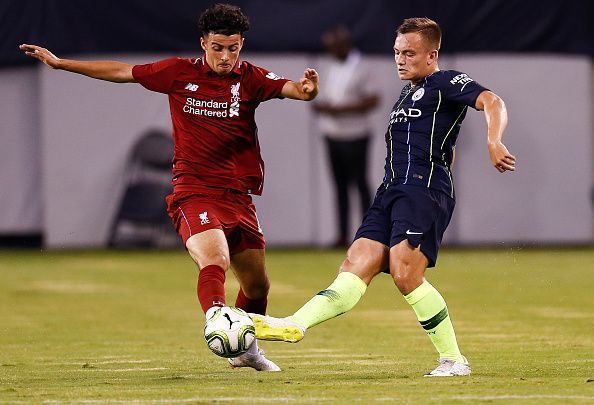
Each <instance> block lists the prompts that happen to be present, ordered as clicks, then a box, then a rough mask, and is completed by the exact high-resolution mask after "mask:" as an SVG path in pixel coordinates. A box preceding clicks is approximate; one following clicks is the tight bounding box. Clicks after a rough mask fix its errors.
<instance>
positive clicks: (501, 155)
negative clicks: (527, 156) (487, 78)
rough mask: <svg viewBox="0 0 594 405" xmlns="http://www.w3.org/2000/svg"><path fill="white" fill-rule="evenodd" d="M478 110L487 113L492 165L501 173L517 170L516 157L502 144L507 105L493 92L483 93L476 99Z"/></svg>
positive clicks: (488, 141)
mask: <svg viewBox="0 0 594 405" xmlns="http://www.w3.org/2000/svg"><path fill="white" fill-rule="evenodd" d="M476 108H477V109H478V110H483V111H484V112H485V118H486V120H487V145H488V147H489V156H490V157H491V163H493V166H494V167H495V169H497V170H498V171H499V172H500V173H504V172H506V171H514V170H516V157H515V156H514V155H512V154H511V153H509V151H508V150H507V148H506V147H505V145H504V144H503V143H502V142H501V138H502V137H503V131H505V128H506V127H507V109H506V108H505V103H504V102H503V100H502V99H501V97H499V96H498V95H497V94H495V93H493V92H492V91H488V90H486V91H483V92H482V93H481V94H480V95H479V96H478V98H477V99H476Z"/></svg>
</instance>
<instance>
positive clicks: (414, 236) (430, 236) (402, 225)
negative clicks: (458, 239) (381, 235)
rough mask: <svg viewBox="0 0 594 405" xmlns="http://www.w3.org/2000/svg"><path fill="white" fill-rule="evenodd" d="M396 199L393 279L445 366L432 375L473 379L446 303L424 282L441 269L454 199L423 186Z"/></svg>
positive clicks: (399, 192) (406, 190)
mask: <svg viewBox="0 0 594 405" xmlns="http://www.w3.org/2000/svg"><path fill="white" fill-rule="evenodd" d="M393 195H394V198H395V202H394V205H393V208H392V213H393V214H392V215H393V219H394V226H393V229H392V237H391V242H390V244H391V245H392V247H391V249H390V274H391V275H392V277H393V279H394V282H395V284H396V286H397V287H398V289H399V290H400V292H401V293H402V295H404V298H405V299H406V301H407V302H408V303H409V304H410V305H411V307H412V309H413V310H414V312H415V314H416V316H417V319H418V320H419V322H420V324H421V326H422V327H423V329H424V330H425V331H426V333H427V336H428V337H429V338H430V340H431V342H432V343H433V345H434V346H435V348H436V350H437V351H438V353H439V357H440V366H439V367H438V368H437V369H436V370H434V371H432V372H431V373H429V374H428V375H429V376H437V375H439V376H453V375H467V374H469V373H470V367H469V366H468V362H467V361H466V359H465V358H464V356H462V354H461V353H460V349H459V348H458V343H457V341H456V334H455V333H454V328H453V326H452V322H451V320H450V317H449V313H448V309H447V306H446V303H445V300H444V299H443V297H442V296H441V294H440V293H439V292H438V291H437V290H436V289H435V288H434V287H433V286H432V285H431V284H430V283H429V282H428V281H427V280H426V279H425V277H424V276H425V270H426V269H427V267H428V266H433V265H434V264H435V261H436V258H437V252H438V250H439V245H440V243H441V237H442V235H443V231H445V228H446V226H447V223H448V222H449V219H450V217H451V213H452V210H453V200H450V199H449V197H447V196H445V195H441V193H437V192H434V191H431V190H426V189H423V188H420V187H405V188H402V189H401V190H396V192H394V194H393ZM436 207H437V208H436Z"/></svg>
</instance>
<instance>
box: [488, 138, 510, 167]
mask: <svg viewBox="0 0 594 405" xmlns="http://www.w3.org/2000/svg"><path fill="white" fill-rule="evenodd" d="M489 155H490V156H491V162H492V163H493V166H494V167H495V169H497V170H498V171H499V173H504V172H506V171H512V172H513V171H515V170H516V157H515V156H514V155H512V154H511V153H509V151H508V150H507V148H506V147H505V145H504V144H503V143H501V142H495V143H490V144H489Z"/></svg>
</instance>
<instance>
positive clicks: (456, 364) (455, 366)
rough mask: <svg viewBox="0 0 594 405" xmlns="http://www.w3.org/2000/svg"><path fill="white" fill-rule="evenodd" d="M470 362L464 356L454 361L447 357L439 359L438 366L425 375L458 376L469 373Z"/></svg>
mask: <svg viewBox="0 0 594 405" xmlns="http://www.w3.org/2000/svg"><path fill="white" fill-rule="evenodd" d="M470 372H471V370H470V364H468V360H466V357H464V361H454V360H449V359H439V366H437V367H436V368H435V370H433V371H431V372H430V373H427V374H425V377H459V376H465V375H470Z"/></svg>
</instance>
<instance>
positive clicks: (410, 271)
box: [390, 261, 423, 295]
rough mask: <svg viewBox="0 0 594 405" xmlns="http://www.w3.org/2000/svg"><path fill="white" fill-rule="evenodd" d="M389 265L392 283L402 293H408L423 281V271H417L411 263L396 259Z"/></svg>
mask: <svg viewBox="0 0 594 405" xmlns="http://www.w3.org/2000/svg"><path fill="white" fill-rule="evenodd" d="M391 267H392V268H391V269H390V273H391V275H392V278H393V279H394V283H395V284H396V287H397V288H398V290H400V292H401V293H402V294H403V295H407V294H410V293H411V292H412V291H414V290H415V289H416V288H417V287H418V286H420V285H421V284H422V283H423V273H422V272H419V271H418V269H416V268H415V267H414V266H412V265H411V263H408V262H405V261H397V262H396V263H395V265H393V266H391Z"/></svg>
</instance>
